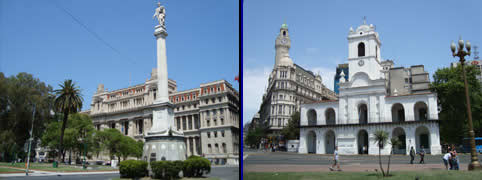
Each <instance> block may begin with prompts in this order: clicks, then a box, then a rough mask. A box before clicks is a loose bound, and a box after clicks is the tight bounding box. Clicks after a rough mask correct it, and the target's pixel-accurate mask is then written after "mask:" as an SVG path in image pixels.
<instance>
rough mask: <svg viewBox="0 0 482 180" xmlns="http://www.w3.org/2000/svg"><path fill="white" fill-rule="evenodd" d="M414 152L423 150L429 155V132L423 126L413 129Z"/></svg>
mask: <svg viewBox="0 0 482 180" xmlns="http://www.w3.org/2000/svg"><path fill="white" fill-rule="evenodd" d="M415 145H416V147H415V150H416V151H417V152H420V150H422V149H423V150H425V153H427V154H430V145H431V143H430V131H429V130H428V128H427V127H425V126H419V127H417V129H415Z"/></svg>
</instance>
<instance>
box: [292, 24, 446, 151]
mask: <svg viewBox="0 0 482 180" xmlns="http://www.w3.org/2000/svg"><path fill="white" fill-rule="evenodd" d="M374 30H375V28H374V26H373V25H370V26H368V25H366V24H363V25H361V26H360V27H358V28H357V30H356V31H353V29H352V28H350V34H349V36H348V42H349V53H348V61H349V69H350V71H349V73H350V75H349V81H346V80H345V79H344V78H343V80H342V79H340V84H339V85H340V93H339V97H338V98H339V99H338V100H329V101H322V102H317V103H312V104H303V105H302V106H301V112H300V113H301V119H300V126H301V130H300V147H299V152H300V153H317V154H331V153H333V150H334V147H335V146H338V150H339V153H340V154H378V147H377V146H376V145H375V140H374V137H373V134H374V133H375V131H377V130H384V131H386V132H387V133H388V134H389V138H391V137H398V138H399V139H400V140H401V141H402V146H401V147H398V148H396V149H395V153H397V154H408V153H409V150H410V147H412V146H413V147H414V148H415V150H416V151H417V152H418V151H419V150H420V149H421V148H422V146H423V149H424V150H425V151H426V152H427V153H432V154H440V153H441V146H440V137H439V122H438V109H437V96H436V94H435V93H431V92H428V93H418V94H408V95H401V96H390V95H389V94H388V93H387V88H388V87H387V85H386V82H387V81H388V79H386V78H385V76H384V74H383V72H382V70H383V69H382V66H381V65H380V59H381V58H380V45H381V43H380V40H379V37H378V33H376V32H375V31H374ZM362 43H363V45H361V46H364V48H363V47H362V48H360V44H362ZM360 49H361V50H360ZM390 149H391V147H390V145H389V144H387V145H386V146H385V147H384V148H383V149H382V154H389V153H390Z"/></svg>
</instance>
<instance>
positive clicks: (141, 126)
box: [137, 119, 144, 134]
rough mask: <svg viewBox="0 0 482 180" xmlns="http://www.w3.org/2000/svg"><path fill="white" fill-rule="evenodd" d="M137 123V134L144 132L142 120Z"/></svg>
mask: <svg viewBox="0 0 482 180" xmlns="http://www.w3.org/2000/svg"><path fill="white" fill-rule="evenodd" d="M137 123H138V125H137V128H138V129H139V134H142V133H143V132H144V120H142V119H141V120H139V121H138V122H137Z"/></svg>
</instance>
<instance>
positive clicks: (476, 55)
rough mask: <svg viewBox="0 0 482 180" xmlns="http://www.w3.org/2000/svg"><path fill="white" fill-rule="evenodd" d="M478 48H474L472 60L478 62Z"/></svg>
mask: <svg viewBox="0 0 482 180" xmlns="http://www.w3.org/2000/svg"><path fill="white" fill-rule="evenodd" d="M478 48H479V46H477V45H475V46H474V60H479V51H477V49H478Z"/></svg>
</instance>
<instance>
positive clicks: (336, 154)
mask: <svg viewBox="0 0 482 180" xmlns="http://www.w3.org/2000/svg"><path fill="white" fill-rule="evenodd" d="M335 166H337V168H338V171H341V169H340V159H338V146H335V152H334V153H333V165H332V166H331V167H330V170H331V171H334V169H333V168H334V167H335Z"/></svg>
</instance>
